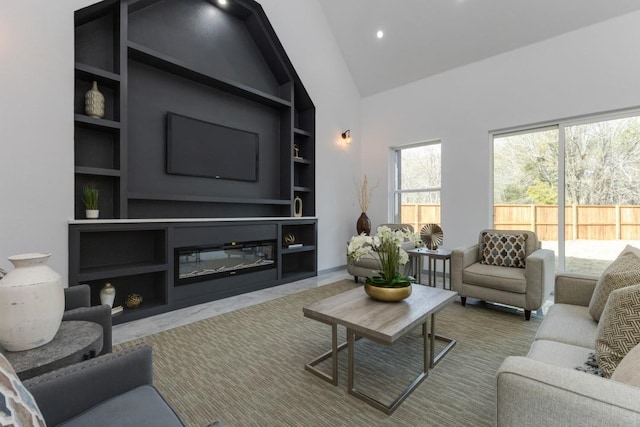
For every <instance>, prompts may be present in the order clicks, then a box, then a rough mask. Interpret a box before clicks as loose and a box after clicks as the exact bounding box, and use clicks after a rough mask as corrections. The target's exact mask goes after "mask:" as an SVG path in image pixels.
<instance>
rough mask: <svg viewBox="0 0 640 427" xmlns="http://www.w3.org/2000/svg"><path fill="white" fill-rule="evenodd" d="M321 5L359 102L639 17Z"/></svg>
mask: <svg viewBox="0 0 640 427" xmlns="http://www.w3.org/2000/svg"><path fill="white" fill-rule="evenodd" d="M320 2H321V4H322V7H323V9H324V11H325V14H326V16H327V19H328V21H329V25H330V26H331V28H332V30H333V33H334V35H335V38H336V40H337V42H338V45H339V46H340V49H341V50H342V54H343V56H344V58H345V60H346V62H347V65H348V66H349V69H350V71H351V74H352V75H353V78H354V80H355V82H356V85H357V87H358V90H359V91H360V95H361V96H363V97H365V96H369V95H373V94H376V93H379V92H383V91H386V90H389V89H392V88H395V87H398V86H402V85H405V84H407V83H411V82H413V81H416V80H419V79H422V78H424V77H428V76H431V75H434V74H438V73H441V72H443V71H447V70H449V69H452V68H455V67H459V66H462V65H466V64H469V63H472V62H475V61H479V60H482V59H485V58H488V57H491V56H494V55H498V54H501V53H504V52H508V51H510V50H514V49H518V48H520V47H523V46H526V45H528V44H532V43H536V42H539V41H542V40H545V39H548V38H551V37H554V36H557V35H560V34H563V33H566V32H569V31H573V30H576V29H579V28H582V27H585V26H588V25H592V24H595V23H598V22H601V21H604V20H607V19H611V18H614V17H616V16H620V15H624V14H626V13H630V12H633V11H636V10H640V1H638V0H386V1H383V0H320ZM379 30H381V31H383V32H384V36H383V37H382V38H378V37H376V33H377V31H379Z"/></svg>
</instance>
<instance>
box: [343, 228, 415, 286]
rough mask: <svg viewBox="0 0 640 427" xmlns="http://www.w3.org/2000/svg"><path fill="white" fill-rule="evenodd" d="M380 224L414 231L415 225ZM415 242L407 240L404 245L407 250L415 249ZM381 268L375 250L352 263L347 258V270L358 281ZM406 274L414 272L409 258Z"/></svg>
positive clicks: (405, 268) (405, 267)
mask: <svg viewBox="0 0 640 427" xmlns="http://www.w3.org/2000/svg"><path fill="white" fill-rule="evenodd" d="M380 226H387V227H389V228H390V229H392V230H402V229H405V228H406V229H408V230H409V231H411V232H412V233H413V226H412V225H411V224H380ZM414 246H415V244H414V243H413V242H407V243H406V244H405V245H403V248H404V249H405V250H408V249H413V248H414ZM380 269H381V265H380V257H379V256H378V254H377V253H375V252H373V253H371V254H368V255H364V256H362V258H360V259H359V260H358V261H356V262H354V263H351V262H350V261H349V260H347V272H348V273H349V274H350V275H351V276H353V280H354V281H355V282H356V283H358V278H359V277H370V276H373V275H374V273H375V272H377V271H379V270H380ZM403 274H405V275H412V274H414V272H413V263H412V262H411V260H409V262H408V263H406V264H405V266H404V273H403Z"/></svg>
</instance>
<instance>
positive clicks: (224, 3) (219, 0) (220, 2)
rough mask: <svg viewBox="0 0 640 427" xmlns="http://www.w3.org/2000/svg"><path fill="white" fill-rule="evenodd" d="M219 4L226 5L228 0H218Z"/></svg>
mask: <svg viewBox="0 0 640 427" xmlns="http://www.w3.org/2000/svg"><path fill="white" fill-rule="evenodd" d="M218 4H219V5H220V6H226V5H227V0H218Z"/></svg>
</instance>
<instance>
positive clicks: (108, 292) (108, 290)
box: [100, 283, 116, 308]
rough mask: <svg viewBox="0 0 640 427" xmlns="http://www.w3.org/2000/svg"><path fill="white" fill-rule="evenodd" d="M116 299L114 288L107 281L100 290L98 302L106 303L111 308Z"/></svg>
mask: <svg viewBox="0 0 640 427" xmlns="http://www.w3.org/2000/svg"><path fill="white" fill-rule="evenodd" d="M115 299H116V288H114V287H113V286H111V283H107V284H105V285H104V287H103V288H102V289H101V290H100V304H103V305H104V304H106V305H108V306H109V307H111V308H113V301H114V300H115Z"/></svg>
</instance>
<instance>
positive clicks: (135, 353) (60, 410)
mask: <svg viewBox="0 0 640 427" xmlns="http://www.w3.org/2000/svg"><path fill="white" fill-rule="evenodd" d="M152 383H153V372H152V352H151V347H149V346H148V345H145V344H140V345H137V346H134V347H130V348H126V349H123V350H120V351H118V352H115V353H110V354H107V355H104V356H100V357H97V358H95V359H90V360H87V361H84V362H80V363H76V364H74V365H71V366H67V367H65V368H62V369H58V370H55V371H52V372H48V373H46V374H43V375H40V376H37V377H34V378H31V379H29V380H25V381H24V385H25V386H26V387H27V389H29V391H30V392H31V394H33V397H34V398H35V400H36V402H37V403H38V406H39V407H40V411H41V412H42V415H43V416H44V418H45V421H46V423H47V425H57V424H59V423H61V422H62V421H64V420H68V419H70V418H72V417H74V416H76V415H78V414H80V413H81V412H83V411H85V410H87V409H89V408H91V407H93V406H95V405H97V404H99V403H100V402H103V401H105V400H107V399H109V398H111V397H114V396H118V395H120V394H122V393H125V392H127V391H129V390H133V389H134V388H136V387H139V386H141V385H145V384H149V385H151V384H152Z"/></svg>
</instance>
